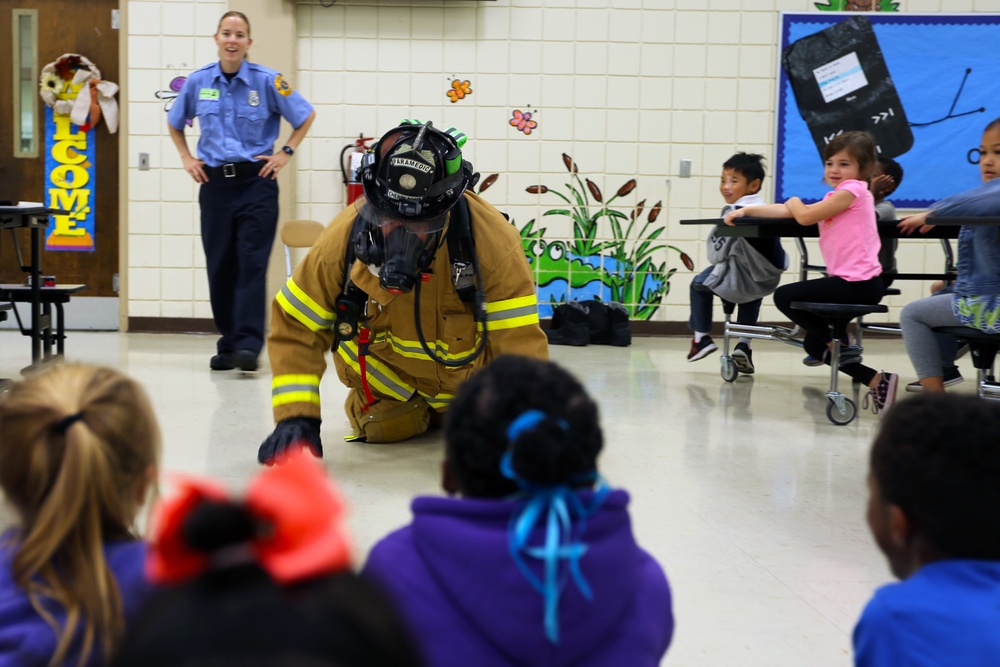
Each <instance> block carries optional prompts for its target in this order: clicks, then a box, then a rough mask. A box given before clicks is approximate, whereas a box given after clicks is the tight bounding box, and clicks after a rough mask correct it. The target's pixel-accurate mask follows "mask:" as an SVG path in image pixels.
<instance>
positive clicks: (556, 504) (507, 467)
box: [500, 410, 610, 644]
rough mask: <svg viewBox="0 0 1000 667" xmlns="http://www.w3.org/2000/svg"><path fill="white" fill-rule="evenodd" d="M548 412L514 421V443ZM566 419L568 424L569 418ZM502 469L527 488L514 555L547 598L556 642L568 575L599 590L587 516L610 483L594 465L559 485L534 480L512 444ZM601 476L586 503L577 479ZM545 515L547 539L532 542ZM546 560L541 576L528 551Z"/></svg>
mask: <svg viewBox="0 0 1000 667" xmlns="http://www.w3.org/2000/svg"><path fill="white" fill-rule="evenodd" d="M546 418H547V415H546V414H545V413H543V412H542V411H540V410H529V411H527V412H524V413H522V414H521V415H520V416H519V417H518V418H517V419H515V420H514V421H513V422H511V424H510V426H509V427H508V428H507V437H508V440H509V441H510V442H511V443H513V442H514V440H516V439H517V437H518V436H520V435H521V434H522V433H523V432H525V431H528V430H531V429H532V428H534V427H535V426H536V425H538V424H539V423H540V422H541V421H543V420H544V419H546ZM559 423H560V425H561V426H563V428H565V429H568V428H569V427H568V425H567V424H566V422H565V421H562V420H560V422H559ZM500 472H501V473H502V474H503V476H504V477H506V478H507V479H510V480H512V481H513V482H515V483H516V484H517V485H518V487H519V488H520V489H521V491H520V493H518V494H517V495H515V496H514V499H515V500H523V501H524V504H523V505H522V506H521V507H520V508H518V510H517V511H516V512H515V513H514V514H513V515H512V516H511V520H510V526H509V528H508V536H509V537H508V544H509V546H510V555H511V557H512V558H513V559H514V562H515V563H516V564H517V567H518V569H519V570H521V573H522V574H523V575H524V576H525V578H526V579H527V580H528V582H529V583H530V584H531V586H532V587H533V588H534V589H535V590H536V591H538V592H539V593H541V594H542V597H543V598H544V599H545V636H546V637H547V638H548V639H549V641H550V642H552V643H553V644H558V643H559V597H560V595H561V594H562V591H563V589H564V588H565V585H566V582H567V580H568V579H570V578H572V580H573V582H574V583H575V584H576V587H577V589H578V590H579V591H580V594H581V595H583V597H585V598H586V599H588V600H592V599H593V591H592V590H591V588H590V585H589V584H588V583H587V580H586V579H585V578H584V576H583V572H582V571H581V570H580V559H581V558H582V557H583V556H584V555H585V554H586V553H587V548H588V547H587V545H586V544H584V543H583V542H581V541H580V540H579V536H581V535H583V532H584V530H585V528H586V522H587V519H588V518H589V517H591V516H593V515H594V514H595V513H596V512H597V510H598V509H599V508H600V506H601V504H602V503H603V502H604V500H605V498H606V497H607V495H608V493H609V492H610V489H609V488H608V487H607V485H606V484H605V483H604V480H603V479H602V478H601V477H600V476H599V475H598V474H597V471H596V470H595V471H591V472H589V473H585V474H583V475H578V476H576V477H574V478H572V479H570V480H568V482H566V483H563V484H555V485H542V484H533V483H531V482H529V481H528V480H526V479H524V478H523V477H521V476H520V475H518V474H517V472H516V471H515V470H514V466H513V463H512V461H511V453H510V451H509V450H508V451H507V452H506V453H505V454H504V455H503V458H501V460H500ZM588 482H590V483H593V482H597V483H598V486H597V488H596V489H595V491H594V495H593V498H592V499H591V502H590V503H589V504H585V503H584V502H583V500H582V499H581V498H580V496H579V494H577V493H576V492H575V491H574V489H573V488H572V487H573V485H579V484H585V483H588ZM543 516H544V519H545V539H544V541H543V543H542V544H541V545H539V546H532V545H529V544H528V540H529V539H530V538H531V535H532V533H533V532H534V530H535V527H536V525H537V524H538V523H539V522H540V521H541V520H542V517H543ZM574 519H577V526H576V528H577V530H576V533H577V539H576V540H574V537H573V532H574V530H573V528H574V526H573V520H574ZM525 555H527V556H529V557H531V558H534V559H537V560H540V561H542V563H543V568H542V569H543V573H544V577H543V579H540V578H539V577H538V576H537V575H535V573H534V572H532V571H531V569H530V568H529V567H528V564H527V562H525V559H524V556H525ZM563 560H565V561H567V564H568V572H567V573H566V574H563V575H561V576H560V572H559V563H560V561H563Z"/></svg>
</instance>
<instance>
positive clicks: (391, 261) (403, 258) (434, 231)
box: [352, 199, 448, 294]
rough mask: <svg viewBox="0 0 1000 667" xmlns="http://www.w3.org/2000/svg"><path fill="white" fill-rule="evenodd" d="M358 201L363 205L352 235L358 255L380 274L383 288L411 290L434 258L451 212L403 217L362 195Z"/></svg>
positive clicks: (356, 254)
mask: <svg viewBox="0 0 1000 667" xmlns="http://www.w3.org/2000/svg"><path fill="white" fill-rule="evenodd" d="M356 204H360V205H359V206H358V223H357V224H356V225H355V230H356V231H355V234H354V238H353V239H352V243H353V246H354V254H355V256H356V257H357V258H358V259H359V260H360V261H362V262H364V263H365V264H367V265H368V268H369V270H370V271H372V273H375V274H376V275H378V278H379V286H380V287H382V289H384V290H386V291H387V292H391V293H393V294H404V293H406V292H410V291H411V290H413V288H414V286H415V285H416V283H417V281H418V280H419V279H420V274H422V273H423V272H424V271H426V270H427V269H428V268H429V267H430V265H431V263H432V262H433V261H434V255H435V254H436V253H437V249H438V247H439V246H440V245H441V237H442V234H443V231H444V226H445V222H446V221H447V218H448V216H447V214H445V215H442V216H440V217H439V218H434V219H431V220H423V221H413V220H400V219H398V218H394V217H392V216H388V215H386V214H384V213H382V212H381V211H379V210H378V209H376V208H375V207H374V206H372V205H371V203H369V202H367V201H364V200H362V199H358V200H357V202H356Z"/></svg>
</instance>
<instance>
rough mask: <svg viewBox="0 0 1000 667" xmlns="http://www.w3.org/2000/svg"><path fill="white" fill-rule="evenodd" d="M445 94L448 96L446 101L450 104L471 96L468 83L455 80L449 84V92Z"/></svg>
mask: <svg viewBox="0 0 1000 667" xmlns="http://www.w3.org/2000/svg"><path fill="white" fill-rule="evenodd" d="M446 94H447V95H448V99H450V100H451V103H452V104H454V103H455V102H457V101H459V100H461V99H464V98H465V96H466V95H471V94H472V88H471V87H470V84H469V82H468V81H462V80H461V79H455V80H454V81H452V82H451V90H449V91H448V92H447V93H446Z"/></svg>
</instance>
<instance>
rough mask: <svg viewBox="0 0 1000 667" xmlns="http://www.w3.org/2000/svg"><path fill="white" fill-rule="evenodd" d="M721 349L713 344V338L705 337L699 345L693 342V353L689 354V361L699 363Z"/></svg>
mask: <svg viewBox="0 0 1000 667" xmlns="http://www.w3.org/2000/svg"><path fill="white" fill-rule="evenodd" d="M718 349H719V348H718V347H717V346H716V345H715V343H713V342H712V337H711V336H704V337H702V339H701V340H700V341H698V342H697V343H696V342H694V339H692V340H691V351H690V352H688V361H698V360H699V359H704V358H705V357H707V356H708V355H710V354H712V353H713V352H715V351H716V350H718Z"/></svg>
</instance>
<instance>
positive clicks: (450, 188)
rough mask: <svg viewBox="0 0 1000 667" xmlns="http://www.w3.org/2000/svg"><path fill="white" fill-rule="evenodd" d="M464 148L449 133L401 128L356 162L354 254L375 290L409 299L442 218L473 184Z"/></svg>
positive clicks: (411, 124) (459, 137) (409, 124)
mask: <svg viewBox="0 0 1000 667" xmlns="http://www.w3.org/2000/svg"><path fill="white" fill-rule="evenodd" d="M464 143H465V135H464V134H462V133H461V132H459V131H457V130H455V129H454V128H451V129H448V130H446V131H444V132H442V131H441V130H438V129H436V128H434V127H433V125H432V124H431V123H420V122H418V121H404V122H403V123H402V124H401V125H400V126H399V127H397V128H395V129H393V130H390V131H389V132H388V133H386V134H385V135H384V136H383V137H382V138H381V139H380V140H379V142H378V143H377V144H376V145H375V147H374V148H373V149H372V150H371V151H370V152H368V153H366V154H365V156H364V157H363V158H362V163H361V169H360V170H359V173H360V175H361V182H362V184H363V186H364V191H365V198H364V200H361V199H359V200H357V201H356V204H355V205H356V206H358V215H359V217H360V218H363V219H364V220H363V222H362V224H360V225H359V228H358V232H357V234H356V238H355V244H354V245H355V253H356V255H357V257H358V259H360V260H361V261H363V262H365V263H366V264H368V265H369V267H370V268H374V267H378V271H377V272H378V276H379V282H380V283H381V285H382V287H383V289H386V290H388V291H391V292H397V293H399V292H409V291H410V290H411V289H413V287H414V285H415V284H416V281H417V280H418V279H419V275H420V273H422V272H423V271H424V270H426V269H427V267H429V266H430V264H431V262H432V261H433V259H434V254H435V252H436V251H437V248H438V247H439V245H440V243H441V236H442V230H443V229H444V226H445V222H446V221H447V216H448V211H450V210H451V208H452V207H453V206H454V205H455V204H456V203H458V201H459V200H460V199H461V198H462V195H463V193H464V192H465V190H466V188H468V187H469V186H470V185H471V184H473V183H475V181H476V178H477V175H476V174H474V173H473V171H472V165H471V164H469V163H468V162H465V161H463V160H462V151H461V146H462V145H463V144H464Z"/></svg>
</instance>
